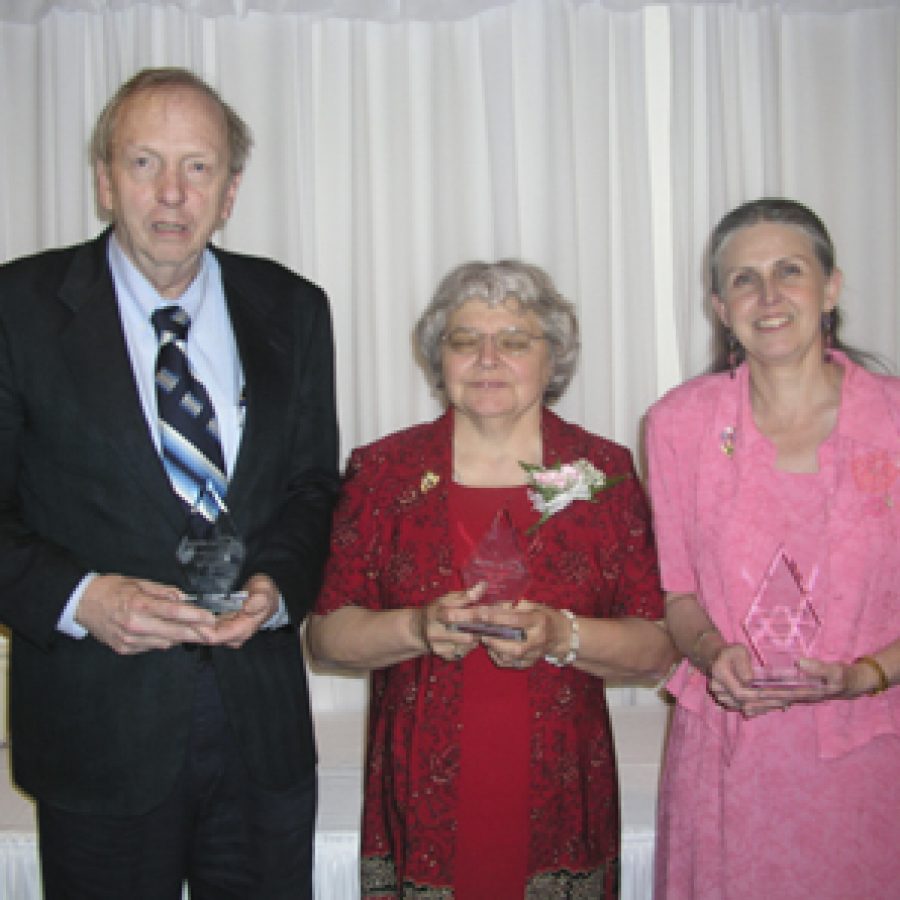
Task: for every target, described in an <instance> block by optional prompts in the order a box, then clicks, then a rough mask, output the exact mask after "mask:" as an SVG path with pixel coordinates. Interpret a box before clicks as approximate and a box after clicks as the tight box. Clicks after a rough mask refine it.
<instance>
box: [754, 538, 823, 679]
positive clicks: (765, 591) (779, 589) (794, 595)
mask: <svg viewBox="0 0 900 900" xmlns="http://www.w3.org/2000/svg"><path fill="white" fill-rule="evenodd" d="M819 627H820V621H819V616H818V614H817V612H816V610H815V607H814V606H813V603H812V598H811V596H810V593H809V591H808V590H807V588H806V587H804V584H803V578H802V577H801V575H800V572H799V571H798V570H797V566H796V564H795V563H794V561H793V560H792V559H791V558H790V557H789V556H788V555H787V553H786V552H785V550H784V547H783V546H780V547H779V548H778V550H777V551H776V552H775V555H774V556H773V557H772V561H771V562H770V563H769V567H768V569H767V570H766V574H765V576H764V577H763V580H762V583H761V584H760V586H759V589H758V590H757V592H756V595H755V596H754V598H753V602H752V603H751V604H750V610H749V611H748V613H747V617H746V618H745V619H744V631H745V632H746V633H747V637H748V638H749V640H750V646H751V647H752V649H753V653H754V656H755V661H754V667H753V675H754V677H753V681H752V682H751V683H752V685H753V686H754V687H801V686H803V685H807V684H810V683H811V682H812V680H813V679H811V678H810V677H809V676H807V675H805V674H804V673H803V672H801V671H800V670H799V669H798V668H797V666H796V662H797V660H798V659H800V658H801V657H805V656H810V655H811V651H812V645H813V642H814V641H815V639H816V635H817V634H818V631H819Z"/></svg>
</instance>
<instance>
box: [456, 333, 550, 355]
mask: <svg viewBox="0 0 900 900" xmlns="http://www.w3.org/2000/svg"><path fill="white" fill-rule="evenodd" d="M487 338H490V339H491V341H492V343H493V345H494V350H496V351H497V353H500V354H502V355H503V356H522V355H524V354H525V353H527V352H528V351H529V350H530V349H531V345H532V343H533V342H534V341H545V340H547V337H546V335H543V334H532V333H531V332H530V331H523V330H522V329H521V328H503V329H502V330H500V331H496V332H494V333H493V334H487V333H486V332H484V331H476V330H475V329H474V328H454V329H453V331H449V332H447V333H446V334H444V335H443V337H442V338H441V340H443V342H444V343H445V344H446V345H447V347H449V348H450V350H451V352H453V353H458V354H459V355H460V356H475V354H476V353H481V352H482V350H483V348H484V342H485V340H486V339H487Z"/></svg>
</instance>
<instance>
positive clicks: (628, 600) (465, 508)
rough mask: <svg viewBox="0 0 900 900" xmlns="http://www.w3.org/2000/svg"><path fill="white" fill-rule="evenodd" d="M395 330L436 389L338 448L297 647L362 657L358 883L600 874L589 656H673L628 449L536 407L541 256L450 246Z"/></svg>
mask: <svg viewBox="0 0 900 900" xmlns="http://www.w3.org/2000/svg"><path fill="white" fill-rule="evenodd" d="M416 340H417V345H418V350H419V352H420V354H421V357H422V359H423V361H424V363H425V365H426V368H428V370H429V371H430V374H431V375H432V377H433V379H434V382H435V385H436V386H437V387H438V388H439V389H440V390H442V391H443V392H444V394H445V396H446V399H447V402H448V410H447V412H446V413H445V414H444V415H443V416H441V417H440V418H439V419H437V420H436V421H435V422H432V423H429V424H425V425H419V426H416V427H413V428H410V429H407V430H405V431H402V432H399V433H397V434H393V435H391V436H389V437H387V438H384V439H382V440H380V441H377V442H375V443H374V444H372V445H370V446H368V447H365V448H362V449H358V450H356V451H355V452H354V453H353V454H352V456H351V459H350V463H349V466H348V471H347V476H346V481H345V484H344V490H343V495H342V499H341V501H340V504H339V506H338V510H337V512H336V514H335V524H334V532H333V538H332V547H331V558H330V561H329V564H328V567H327V570H326V575H325V584H324V588H323V590H322V593H321V596H320V599H319V603H318V607H317V610H316V614H315V615H313V616H312V617H311V619H310V621H309V625H308V637H309V647H310V652H311V654H312V657H313V658H314V659H316V660H319V661H322V662H327V663H329V664H337V665H342V666H345V667H352V668H356V669H361V670H372V680H371V699H370V707H369V723H368V725H369V734H368V747H367V760H366V789H365V802H364V810H363V827H362V873H361V874H362V894H363V896H364V897H367V898H387V897H404V898H406V897H409V898H412V897H415V898H429V900H430V898H441V900H446V898H456V900H485V898H490V900H505V898H509V900H521V898H523V897H528V898H543V897H547V898H550V897H591V898H602V897H607V898H610V897H615V896H617V893H618V856H619V808H618V793H617V782H616V768H615V754H614V750H613V744H612V734H611V729H610V722H609V717H608V714H607V710H606V700H605V695H604V678H606V677H613V678H615V679H616V680H622V679H637V680H650V679H658V678H660V677H661V676H662V674H663V673H665V672H666V671H667V669H668V668H669V666H670V665H671V664H672V663H673V662H674V659H675V656H674V650H673V648H672V645H671V642H670V641H669V638H668V634H667V632H666V631H665V630H664V629H663V628H661V627H659V625H658V624H657V623H656V621H655V620H658V619H659V618H660V617H661V614H662V600H661V594H660V588H659V578H658V573H657V566H656V555H655V551H654V546H653V541H652V538H651V534H650V527H649V517H648V511H647V506H646V502H645V498H644V494H643V491H642V489H641V485H640V483H639V481H638V479H637V477H636V475H635V472H634V467H633V464H632V460H631V456H630V454H629V452H628V451H627V450H626V449H625V448H623V447H620V446H618V445H616V444H613V443H611V442H610V441H606V440H604V439H602V438H599V437H596V436H594V435H591V434H589V433H587V432H586V431H584V430H583V429H581V428H579V427H577V426H575V425H570V424H568V423H566V422H564V421H563V420H562V419H560V418H559V417H558V416H556V415H554V414H553V413H552V412H550V411H549V410H548V409H547V408H546V404H547V403H548V402H552V401H553V400H555V399H556V398H558V397H559V395H560V394H561V393H562V391H563V390H564V389H565V387H566V386H567V384H568V382H569V380H570V378H571V375H572V372H573V370H574V366H575V362H576V358H577V353H578V328H577V322H576V319H575V315H574V312H573V309H572V307H571V305H570V304H569V303H568V302H567V301H565V300H564V299H563V298H562V297H561V296H560V295H559V294H558V293H557V291H556V289H555V288H554V286H553V284H552V282H551V281H550V279H549V278H548V276H547V275H546V274H545V273H544V272H543V271H541V270H540V269H538V268H536V267H534V266H530V265H526V264H524V263H521V262H517V261H503V262H499V263H495V264H485V263H469V264H466V265H463V266H460V267H459V268H457V269H455V270H454V271H452V272H451V273H450V274H449V275H447V276H446V278H445V279H444V280H443V281H442V282H441V284H440V285H439V287H438V290H437V292H436V294H435V296H434V299H433V300H432V302H431V304H430V306H429V307H428V309H427V310H426V311H425V313H424V314H423V315H422V318H421V319H420V320H419V322H418V324H417V326H416ZM523 463H524V464H525V465H524V466H523ZM574 463H577V466H575V465H571V464H574ZM531 467H537V468H535V469H533V470H532V469H531ZM557 467H558V471H556V469H557ZM529 470H531V471H529ZM530 480H531V481H532V484H531V489H529V481H530ZM534 481H539V482H541V483H542V485H544V495H543V501H544V502H545V503H546V502H548V501H551V500H554V498H555V501H554V502H553V504H552V506H551V507H549V508H548V507H546V506H541V505H540V502H537V501H536V499H535V496H536V491H535V489H534V488H535V485H534V484H533V482H534ZM601 482H602V483H601ZM573 486H574V487H573ZM579 488H580V496H581V497H584V498H587V499H573V498H574V496H576V495H577V494H578V493H579V490H578V489H579ZM591 498H592V499H591ZM567 500H568V501H569V502H566V501H567ZM536 502H537V505H538V507H539V508H536V507H535V504H536ZM510 525H511V526H512V527H511V528H510ZM486 535H489V536H490V537H492V538H495V539H496V541H497V543H495V544H494V545H490V544H489V542H486V541H485V536H486ZM498 545H499V546H498ZM476 554H477V555H478V557H479V558H482V559H483V561H484V562H485V565H489V564H490V563H491V562H493V563H497V564H499V565H500V566H501V567H503V568H505V569H506V570H510V569H515V568H516V566H518V568H519V570H520V571H519V573H518V578H517V579H516V578H513V579H512V580H511V581H507V582H505V584H506V587H503V586H502V584H501V583H500V582H499V581H498V578H497V576H495V575H490V574H488V575H486V574H485V571H486V570H485V569H482V570H480V571H478V570H476V571H475V572H470V571H469V569H470V563H471V562H472V560H473V559H474V558H475V556H476ZM507 574H508V572H507ZM498 594H499V598H498V596H497V595H498ZM497 599H499V600H501V601H506V602H500V603H494V602H488V601H494V600H497ZM497 626H502V627H505V628H507V629H513V631H512V632H511V634H512V636H506V637H498V636H492V635H491V634H486V633H484V631H485V630H486V629H488V630H489V629H491V628H496V627H497ZM473 631H474V632H475V633H473Z"/></svg>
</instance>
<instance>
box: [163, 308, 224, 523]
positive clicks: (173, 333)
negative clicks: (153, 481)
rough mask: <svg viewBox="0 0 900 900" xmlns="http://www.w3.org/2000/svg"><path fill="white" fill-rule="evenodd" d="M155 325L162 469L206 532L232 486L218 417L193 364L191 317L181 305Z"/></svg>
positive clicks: (171, 309)
mask: <svg viewBox="0 0 900 900" xmlns="http://www.w3.org/2000/svg"><path fill="white" fill-rule="evenodd" d="M151 321H152V322H153V327H154V328H155V329H156V336H157V338H158V339H159V354H158V356H157V357H156V402H157V409H158V413H159V430H160V441H161V450H162V460H163V465H164V466H165V468H166V472H167V473H168V475H169V480H170V481H171V483H172V487H173V488H174V490H175V493H176V494H177V495H178V496H179V497H180V498H181V500H182V502H183V503H184V504H185V506H186V507H187V509H188V510H189V511H190V512H191V514H192V519H197V521H195V522H193V523H192V527H193V528H194V530H195V531H202V530H204V529H205V528H208V527H209V525H211V523H213V522H215V520H216V518H217V516H218V514H219V512H220V510H221V509H222V508H223V500H224V497H225V490H226V486H227V483H226V480H225V462H224V458H223V455H222V444H221V442H220V440H219V426H218V422H217V421H216V412H215V410H214V409H213V405H212V401H211V400H210V398H209V394H208V393H207V392H206V388H205V387H204V386H203V384H202V383H201V382H200V381H198V380H197V379H196V378H195V377H194V375H193V374H192V372H191V369H190V365H189V364H188V358H187V345H186V341H187V333H188V329H189V328H190V326H191V317H190V316H189V315H188V314H187V313H186V312H185V311H184V310H183V309H182V308H181V307H180V306H165V307H163V308H162V309H157V310H156V311H155V312H154V313H153V315H152V316H151ZM204 523H205V524H204Z"/></svg>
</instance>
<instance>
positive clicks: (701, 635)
mask: <svg viewBox="0 0 900 900" xmlns="http://www.w3.org/2000/svg"><path fill="white" fill-rule="evenodd" d="M718 630H719V629H718V628H716V627H715V626H714V625H713V626H711V627H710V628H704V629H703V631H701V632H700V633H699V634H698V635H697V637H695V638H694V643H693V644H691V649H690V650H689V651H688V655H687V658H688V659H689V660H690V661H691V662H694V657H695V656H696V655H697V648H698V647H699V646H700V641H702V640H703V638H705V637H708V636H709V635H711V634H715V633H716V632H717V631H718ZM697 668H699V666H697Z"/></svg>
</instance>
